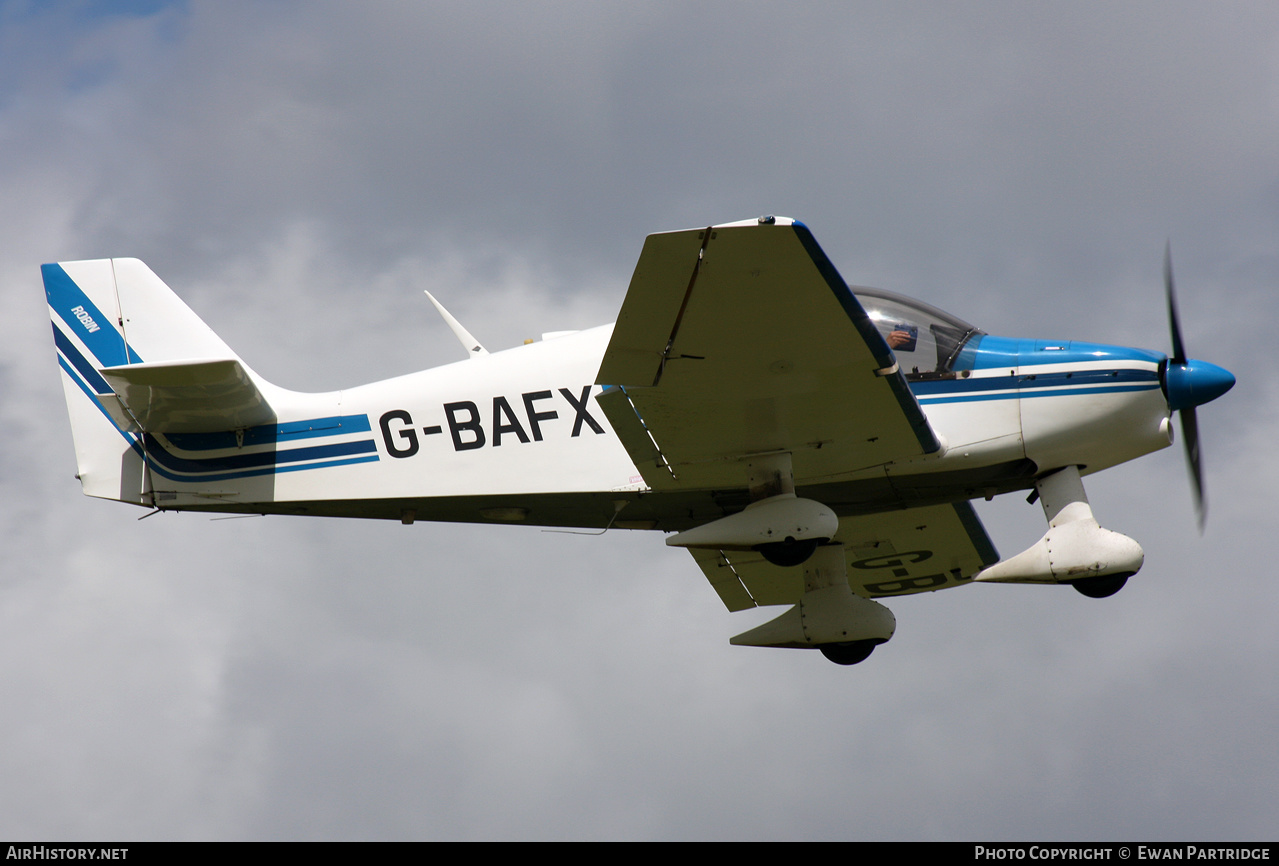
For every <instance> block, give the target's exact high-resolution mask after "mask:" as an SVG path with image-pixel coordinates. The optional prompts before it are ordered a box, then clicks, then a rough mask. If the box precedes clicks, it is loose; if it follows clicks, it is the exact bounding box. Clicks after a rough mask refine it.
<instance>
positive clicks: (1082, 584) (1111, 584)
mask: <svg viewBox="0 0 1279 866" xmlns="http://www.w3.org/2000/svg"><path fill="white" fill-rule="evenodd" d="M1132 575H1133V572H1128V573H1126V574H1107V575H1104V576H1102V577H1084V578H1080V579H1079V580H1072V581H1071V582H1070V585H1071V586H1073V587H1074V588H1075V591H1076V592H1078V593H1080V594H1081V595H1086V596H1088V597H1089V598H1109V597H1110V596H1112V595H1114V594H1115V593H1117V592H1119V590H1121V589H1123V588H1124V584H1125V583H1127V582H1128V578H1130V577H1132Z"/></svg>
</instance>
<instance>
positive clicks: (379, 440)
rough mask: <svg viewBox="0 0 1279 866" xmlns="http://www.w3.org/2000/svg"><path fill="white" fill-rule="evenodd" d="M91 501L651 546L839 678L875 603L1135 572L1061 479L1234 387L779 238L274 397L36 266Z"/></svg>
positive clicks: (865, 632) (791, 231)
mask: <svg viewBox="0 0 1279 866" xmlns="http://www.w3.org/2000/svg"><path fill="white" fill-rule="evenodd" d="M43 275H44V285H45V291H46V294H47V296H48V301H49V309H50V315H51V317H52V320H53V336H54V342H55V343H56V344H57V350H58V363H59V365H60V366H61V369H62V381H63V385H64V389H65V393H66V399H67V406H68V410H69V412H70V416H71V426H72V433H73V435H74V439H75V448H76V458H77V461H78V467H79V473H78V476H77V477H78V478H79V479H80V482H81V484H82V486H83V489H84V492H85V493H86V494H88V495H90V496H97V497H102V498H106V499H114V500H118V501H121V502H129V503H132V504H135V505H141V506H145V507H148V508H152V509H158V510H162V511H205V512H237V513H253V514H299V515H321V516H329V517H366V518H385V519H394V520H400V521H402V522H404V523H413V522H414V521H416V520H437V521H462V522H473V523H486V522H489V523H493V522H497V523H502V522H506V523H525V524H533V525H539V526H551V527H580V528H593V529H596V530H601V529H608V528H619V529H621V528H624V529H655V530H660V531H663V532H666V533H670V534H669V535H668V536H667V538H666V543H667V544H668V545H672V546H676V547H684V548H687V549H688V550H689V551H690V552H691V554H692V556H693V558H694V560H695V561H696V563H697V565H698V566H699V567H700V568H701V570H702V572H703V573H704V574H705V576H706V577H707V579H708V580H709V581H710V584H711V586H712V587H713V588H714V590H715V592H716V593H718V594H719V597H720V599H721V600H722V601H723V602H724V604H725V605H726V606H727V607H728V609H729V610H730V611H737V610H743V609H745V608H751V607H756V606H766V605H787V606H789V607H788V608H787V609H786V611H785V612H784V613H782V614H781V615H780V616H778V617H776V618H775V619H773V620H771V621H770V622H767V623H765V624H763V625H761V626H759V627H757V628H753V629H750V630H748V631H746V632H744V633H742V634H740V635H738V636H737V637H734V638H732V640H731V643H733V644H739V645H751V646H772V647H795V648H809V649H813V648H815V649H819V650H821V652H822V653H823V654H824V655H825V656H826V657H827V658H828V659H830V660H832V661H834V662H836V663H839V664H855V663H857V662H860V661H862V660H863V659H865V658H866V657H867V656H868V655H870V653H871V651H872V650H873V649H874V647H875V646H876V645H878V644H881V643H883V642H885V641H887V640H888V639H889V638H891V637H892V635H893V632H894V630H895V628H896V619H895V618H894V616H893V614H892V612H891V611H890V610H889V609H888V608H887V607H885V606H884V605H883V604H881V603H880V602H878V601H876V600H875V599H879V598H885V597H890V596H898V595H908V594H912V593H919V592H930V591H934V590H938V589H946V588H949V587H957V586H967V585H970V584H973V583H986V582H995V583H1042V584H1069V585H1071V586H1073V587H1074V588H1075V589H1077V590H1079V591H1080V592H1082V593H1083V594H1085V595H1088V596H1093V597H1104V596H1107V595H1110V594H1113V593H1114V592H1117V591H1118V590H1119V589H1120V588H1121V587H1122V586H1123V585H1124V582H1125V581H1126V580H1127V579H1128V577H1129V576H1131V575H1132V574H1134V573H1136V572H1137V570H1138V569H1139V568H1140V567H1141V564H1142V561H1143V556H1144V555H1143V553H1142V549H1141V547H1140V545H1138V544H1137V542H1136V541H1134V540H1133V539H1131V538H1128V537H1127V536H1124V535H1121V534H1119V533H1117V532H1112V531H1110V530H1107V529H1104V528H1102V527H1101V526H1100V525H1099V524H1098V522H1097V520H1096V518H1095V517H1094V515H1093V512H1092V509H1091V507H1090V506H1089V503H1088V499H1087V496H1086V495H1085V493H1084V487H1083V483H1082V481H1081V478H1082V477H1083V476H1085V475H1088V474H1089V473H1092V472H1097V471H1099V470H1102V469H1105V468H1107V467H1110V466H1114V465H1116V464H1119V463H1122V462H1124V461H1127V460H1132V459H1133V458H1135V457H1139V456H1141V455H1143V454H1146V453H1148V452H1151V451H1155V450H1157V449H1160V448H1165V447H1167V446H1168V445H1169V444H1170V443H1171V442H1172V438H1173V427H1172V424H1171V415H1172V413H1173V412H1179V413H1180V414H1181V426H1182V434H1183V440H1184V443H1185V446H1186V449H1187V455H1188V457H1189V461H1190V467H1191V478H1192V481H1193V484H1194V489H1195V496H1196V501H1197V503H1198V505H1199V509H1200V520H1201V523H1202V514H1203V506H1202V503H1203V490H1202V471H1201V469H1200V464H1199V451H1198V448H1199V446H1198V432H1197V424H1196V420H1195V407H1196V406H1198V405H1201V404H1203V403H1206V402H1208V401H1210V400H1213V399H1215V398H1216V397H1218V396H1220V395H1221V394H1223V393H1225V392H1226V391H1227V390H1229V389H1230V387H1231V386H1232V385H1233V384H1234V377H1233V376H1232V375H1231V374H1230V373H1229V372H1227V371H1226V370H1224V369H1222V368H1220V367H1217V366H1214V365H1212V364H1208V363H1205V362H1203V361H1194V360H1189V359H1188V358H1187V357H1186V353H1185V349H1184V347H1183V346H1182V340H1181V334H1180V326H1179V325H1178V322H1177V313H1176V304H1175V297H1174V290H1173V280H1172V268H1171V257H1170V255H1167V254H1166V258H1165V283H1166V293H1167V300H1168V305H1169V317H1170V323H1171V331H1172V344H1173V351H1172V356H1171V357H1168V356H1165V355H1163V354H1161V353H1159V352H1152V351H1146V350H1143V349H1130V348H1124V347H1120V346H1106V345H1096V344H1092V343H1080V342H1074V341H1060V340H1027V339H1009V338H1005V337H996V336H991V335H989V334H986V333H984V332H982V331H980V330H978V329H977V328H975V327H973V326H971V325H969V324H967V323H966V322H963V321H961V320H959V319H957V318H955V317H954V316H951V315H948V314H947V313H944V312H942V311H941V310H938V309H935V308H933V307H931V306H929V305H927V304H923V303H920V302H918V301H914V300H910V299H908V298H905V297H901V296H898V295H895V294H891V293H888V292H883V291H879V290H874V289H862V288H850V287H849V286H848V284H847V283H845V282H844V280H843V278H842V277H841V276H840V275H839V273H838V272H837V271H836V269H835V267H834V265H832V264H831V262H830V260H829V259H828V258H827V257H826V254H825V253H824V252H823V251H822V249H821V247H820V246H818V244H817V241H816V240H815V239H814V237H813V234H812V232H811V231H810V230H809V229H808V228H807V227H806V226H805V225H804V224H803V223H800V222H798V221H794V220H790V219H786V218H782V217H773V216H765V217H760V218H759V219H756V220H748V221H744V222H734V223H728V224H725V225H715V226H708V227H705V228H699V229H692V230H688V231H677V232H668V233H661V234H654V235H650V236H649V237H648V239H647V240H646V241H645V243H644V248H643V251H642V252H641V254H640V258H639V262H638V264H637V265H636V267H635V273H634V276H633V277H632V279H631V283H630V288H629V289H628V291H627V294H626V298H625V301H624V302H623V304H622V309H621V312H620V314H619V316H618V320H617V322H616V323H615V324H613V325H606V326H604V327H599V328H594V329H591V330H586V331H578V332H570V333H561V334H556V335H544V338H543V339H542V340H541V341H538V342H533V343H530V344H526V345H524V346H519V347H516V348H513V349H507V350H505V351H500V352H492V353H490V352H488V351H486V350H485V348H484V347H483V346H482V345H481V344H480V343H479V342H478V341H477V340H475V338H474V337H473V336H471V334H470V333H469V332H468V331H467V330H466V329H465V328H464V327H462V326H461V324H459V323H458V322H457V320H456V319H454V318H453V317H452V316H450V315H449V314H448V312H447V311H446V310H444V308H443V307H441V306H439V304H438V302H436V301H435V299H434V298H431V301H432V302H433V303H435V304H436V306H437V308H438V309H439V310H440V312H441V314H442V315H443V316H444V318H445V320H446V322H448V324H449V326H450V327H451V328H452V329H453V331H454V333H455V334H456V335H457V336H458V338H459V340H460V341H461V342H462V345H463V347H464V348H465V349H466V351H467V354H468V358H467V359H466V360H464V361H458V362H457V363H454V364H448V365H445V366H442V367H436V368H434V369H430V370H425V371H423V372H420V373H414V374H412V375H408V376H400V377H398V378H394V379H388V380H386V381H382V382H374V383H373V384H370V385H363V386H361V387H357V388H350V389H346V390H342V391H331V392H328V393H318V394H312V393H299V392H295V391H288V390H285V389H283V388H280V387H277V386H275V385H273V384H271V383H270V382H267V381H266V380H264V379H263V378H262V377H261V376H259V375H258V374H256V373H255V372H253V370H252V369H251V368H250V367H249V366H248V365H247V364H245V363H244V362H243V361H242V360H240V358H239V356H238V355H236V354H235V353H234V352H233V351H231V349H230V348H229V347H228V346H227V345H226V344H225V343H224V342H222V340H221V339H220V338H219V337H218V336H217V335H215V334H214V333H213V331H212V330H210V329H209V327H208V326H207V325H205V323H204V322H203V321H201V319H200V318H199V317H198V316H196V314H195V313H193V312H192V311H191V309H190V308H188V307H187V306H186V304H184V303H183V302H182V301H181V300H180V299H179V298H178V297H177V296H176V295H175V294H174V293H173V292H172V291H170V290H169V288H168V287H167V286H166V285H165V284H164V283H163V282H161V281H160V279H159V278H158V277H156V275H155V274H154V273H152V272H151V270H150V269H148V268H147V266H146V265H144V264H143V263H142V262H140V261H138V260H136V259H102V260H97V261H81V262H66V263H62V264H50V265H44V267H43ZM1027 489H1031V490H1033V492H1032V493H1031V500H1032V501H1033V500H1034V499H1035V498H1036V497H1037V498H1038V500H1039V501H1040V502H1041V503H1042V505H1043V509H1044V514H1045V516H1046V518H1047V521H1048V529H1047V531H1046V532H1045V534H1044V536H1043V537H1042V538H1040V539H1039V540H1038V541H1036V542H1035V543H1034V544H1032V545H1030V546H1029V547H1028V548H1027V549H1026V550H1024V551H1022V552H1021V553H1018V554H1017V555H1015V556H1012V557H1010V558H1008V559H1003V560H1001V559H1000V557H999V556H998V554H997V553H996V552H995V549H994V546H993V545H992V544H991V541H990V539H989V537H988V536H987V534H986V531H985V529H984V528H983V527H982V524H981V522H980V521H979V520H978V518H977V515H976V514H975V513H974V511H973V508H972V506H971V504H970V500H973V499H976V498H979V497H984V498H990V497H993V496H995V495H997V494H1001V493H1008V492H1012V491H1018V490H1027Z"/></svg>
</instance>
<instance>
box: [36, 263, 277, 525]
mask: <svg viewBox="0 0 1279 866" xmlns="http://www.w3.org/2000/svg"><path fill="white" fill-rule="evenodd" d="M41 271H42V273H43V275H44V288H45V295H46V296H47V298H48V301H49V314H50V317H51V318H52V320H53V340H54V343H55V345H56V346H57V350H58V364H59V365H60V366H61V368H62V372H63V389H64V391H65V393H66V399H67V409H68V412H69V413H70V415H71V432H72V435H73V437H74V439H75V448H76V460H77V464H78V467H79V474H78V477H79V478H80V482H81V484H82V485H83V488H84V492H85V493H86V494H88V495H90V496H99V497H103V498H107V499H117V500H120V501H123V502H134V503H137V504H140V505H141V504H153V497H152V496H151V495H150V480H149V473H148V472H147V457H146V453H147V439H146V437H147V436H148V435H149V434H153V433H157V432H160V433H169V432H173V433H205V432H216V431H227V430H237V429H243V428H247V427H252V426H254V425H259V424H265V423H269V422H271V421H273V420H274V418H275V414H274V412H273V411H272V409H271V407H270V406H269V405H268V403H267V401H266V399H265V398H264V397H263V395H262V392H261V390H260V389H259V388H258V384H260V382H259V380H257V378H256V376H255V375H254V374H253V373H252V372H251V371H249V370H248V369H247V368H246V367H245V366H244V365H243V363H242V362H241V361H240V359H239V358H238V357H237V356H236V354H235V353H234V352H232V351H231V349H230V347H228V346H227V345H226V343H224V342H222V340H221V338H219V337H218V336H217V334H215V333H213V331H212V330H211V329H210V328H209V326H208V325H206V324H205V323H204V322H203V321H202V320H201V319H200V317H199V316H197V315H196V314H195V313H194V312H192V311H191V308H190V307H188V306H187V305H186V304H184V303H183V302H182V300H181V299H180V298H178V296H177V295H175V294H174V293H173V292H172V291H171V290H170V289H169V287H168V286H166V285H165V284H164V283H163V282H162V281H161V280H160V278H159V277H157V276H156V275H155V274H154V273H152V272H151V269H150V268H148V267H147V266H146V265H144V264H143V263H142V262H140V261H138V260H137V259H99V260H96V261H84V262H65V263H62V264H50V265H44V266H43V267H42V268H41Z"/></svg>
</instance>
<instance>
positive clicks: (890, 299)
mask: <svg viewBox="0 0 1279 866" xmlns="http://www.w3.org/2000/svg"><path fill="white" fill-rule="evenodd" d="M849 289H850V290H851V291H852V292H853V294H854V295H855V296H856V297H857V300H858V302H859V303H860V304H861V305H862V309H864V310H865V311H866V314H867V315H868V316H870V320H871V322H873V323H874V325H875V327H876V329H878V330H879V333H880V334H881V335H882V336H883V338H884V341H885V342H887V343H888V347H889V348H890V349H892V350H893V354H895V355H896V356H897V363H898V364H900V365H901V369H902V372H903V373H905V374H906V378H907V379H940V378H950V377H953V376H955V375H956V374H957V373H959V372H961V371H963V370H966V369H971V368H972V361H973V358H972V355H973V353H972V352H971V351H970V352H964V348H965V347H966V346H968V345H969V343H970V342H972V341H973V338H974V337H978V336H980V335H982V334H983V333H984V332H983V331H981V330H979V329H977V328H976V327H974V326H973V325H970V324H968V323H967V322H965V321H964V320H963V319H958V318H956V317H954V316H952V315H951V314H950V313H946V312H943V311H942V310H939V309H937V308H936V307H934V306H931V305H929V304H925V303H924V302H922V301H917V300H915V299H914V298H908V297H906V296H904V295H898V294H895V293H893V292H886V291H884V290H883V289H870V288H865V287H863V286H849Z"/></svg>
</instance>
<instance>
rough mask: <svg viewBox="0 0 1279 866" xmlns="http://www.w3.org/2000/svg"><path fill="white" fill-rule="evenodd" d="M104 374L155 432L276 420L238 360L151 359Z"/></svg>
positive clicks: (145, 427)
mask: <svg viewBox="0 0 1279 866" xmlns="http://www.w3.org/2000/svg"><path fill="white" fill-rule="evenodd" d="M100 372H101V373H102V378H104V379H106V381H107V384H109V385H110V386H111V388H112V390H113V391H115V393H116V396H117V397H119V398H120V402H121V403H123V404H124V407H125V408H126V409H127V410H128V412H129V414H130V415H131V416H132V417H133V419H134V420H135V421H136V422H137V423H138V424H139V425H140V426H141V427H142V429H143V430H146V431H147V432H150V433H217V432H221V431H225V430H239V429H243V428H246V427H256V426H258V425H260V424H270V423H272V422H273V421H275V412H274V411H272V409H271V406H270V405H269V404H268V403H267V401H266V398H265V397H264V396H262V392H261V391H259V390H258V387H257V385H255V384H254V382H253V379H252V378H251V377H250V376H249V373H248V371H247V370H246V369H245V368H244V365H243V364H241V363H240V362H239V361H238V360H236V359H234V358H225V359H217V360H208V359H203V358H202V359H199V360H194V361H150V362H146V363H141V364H124V365H121V366H118V367H107V368H106V369H104V370H101V371H100Z"/></svg>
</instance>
